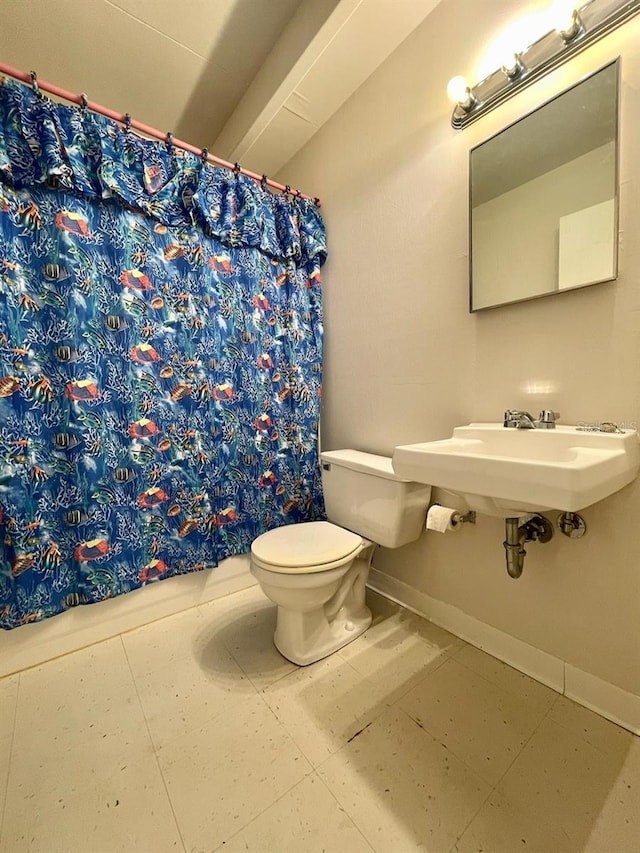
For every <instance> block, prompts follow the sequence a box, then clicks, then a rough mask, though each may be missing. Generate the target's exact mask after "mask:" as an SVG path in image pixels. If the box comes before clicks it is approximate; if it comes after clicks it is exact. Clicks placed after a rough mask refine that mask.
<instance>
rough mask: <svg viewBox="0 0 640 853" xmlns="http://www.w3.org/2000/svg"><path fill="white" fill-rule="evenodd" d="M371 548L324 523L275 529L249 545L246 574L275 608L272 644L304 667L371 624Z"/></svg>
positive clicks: (367, 543)
mask: <svg viewBox="0 0 640 853" xmlns="http://www.w3.org/2000/svg"><path fill="white" fill-rule="evenodd" d="M374 549H375V545H374V543H373V542H369V541H368V540H367V539H363V538H362V537H361V536H358V535H357V534H354V533H351V532H350V531H348V530H343V529H342V528H340V527H337V526H336V525H335V524H331V523H330V522H328V521H312V522H306V523H302V524H296V525H292V526H290V527H280V528H277V529H276V530H271V531H269V532H268V533H264V534H263V535H262V536H259V537H258V538H257V539H256V540H255V541H254V542H253V545H252V546H251V572H252V574H253V575H254V577H255V578H256V580H257V581H258V582H259V584H260V586H261V587H262V591H263V592H264V594H265V595H266V596H267V598H269V599H271V601H273V603H274V604H277V605H278V618H277V625H276V631H275V635H274V643H275V646H276V648H277V649H278V651H279V652H280V653H281V654H282V655H284V657H286V658H287V659H288V660H290V661H293V663H297V664H299V665H300V666H306V665H307V664H309V663H313V662H314V661H316V660H319V659H320V658H323V657H327V655H330V654H332V653H333V652H335V651H337V650H338V649H340V648H342V646H345V645H346V644H347V643H350V642H351V641H352V640H355V638H356V637H358V636H360V634H362V633H363V632H364V631H366V630H367V628H368V627H369V625H370V624H371V611H370V610H369V608H368V607H367V606H366V604H365V585H366V581H367V576H368V574H369V566H370V564H371V556H372V555H373V551H374Z"/></svg>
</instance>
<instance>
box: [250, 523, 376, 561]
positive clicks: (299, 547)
mask: <svg viewBox="0 0 640 853" xmlns="http://www.w3.org/2000/svg"><path fill="white" fill-rule="evenodd" d="M365 544H366V542H365V540H363V538H362V536H358V534H357V533H352V532H351V531H350V530H345V529H344V528H343V527H338V526H337V525H336V524H332V523H331V522H330V521H308V522H303V523H301V524H291V525H287V526H286V527H278V528H276V529H274V530H269V531H267V533H263V534H262V536H258V538H257V539H255V540H254V541H253V544H252V545H251V557H252V560H253V561H254V563H255V565H257V566H260V567H262V568H264V569H266V570H267V571H271V572H278V573H281V574H308V573H311V572H320V571H327V570H329V569H332V568H336V567H337V566H341V565H343V564H344V563H345V562H347V561H348V560H350V559H353V557H355V556H356V555H357V554H358V552H359V551H361V550H362V548H363V547H364V545H365Z"/></svg>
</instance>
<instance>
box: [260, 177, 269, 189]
mask: <svg viewBox="0 0 640 853" xmlns="http://www.w3.org/2000/svg"><path fill="white" fill-rule="evenodd" d="M268 180H269V178H267V176H266V175H263V176H262V177H261V178H260V186H261V187H262V189H263V190H266V189H267V181H268Z"/></svg>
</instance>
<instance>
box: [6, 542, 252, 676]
mask: <svg viewBox="0 0 640 853" xmlns="http://www.w3.org/2000/svg"><path fill="white" fill-rule="evenodd" d="M256 583H257V581H256V580H255V579H254V577H253V575H251V574H250V572H249V556H248V555H241V556H239V557H229V558H228V559H227V560H223V561H222V562H221V563H220V565H219V566H218V567H217V568H215V569H206V570H205V571H203V572H194V573H192V574H188V575H179V576H177V577H173V578H167V580H164V581H160V582H159V583H154V584H149V585H148V586H145V587H144V588H142V589H136V590H133V591H132V592H130V593H128V594H127V595H121V596H118V597H117V598H111V599H109V600H108V601H101V602H100V603H99V604H87V605H83V606H81V607H74V608H73V610H68V611H67V612H66V613H61V614H60V615H58V616H53V617H51V618H50V619H43V620H42V622H34V623H33V624H30V625H22V626H21V627H20V628H14V629H13V630H11V631H0V678H2V677H3V676H5V675H10V674H11V673H13V672H18V671H19V670H22V669H28V668H29V667H32V666H38V665H39V664H41V663H44V662H45V661H48V660H52V659H53V658H57V657H60V655H66V654H69V652H74V651H77V650H78V649H83V648H85V647H86V646H91V645H93V644H94V643H99V642H101V641H102V640H107V639H109V638H110V637H115V636H117V635H118V634H122V633H123V632H125V631H131V630H133V629H134V628H139V627H141V626H142V625H147V624H148V623H149V622H155V621H156V619H162V618H163V617H165V616H172V615H173V614H174V613H180V612H181V611H182V610H188V609H189V608H190V607H195V606H196V605H197V604H204V603H205V602H207V601H213V600H214V599H215V598H222V596H224V595H229V593H232V592H237V591H239V590H241V589H246V588H247V587H250V586H254V585H255V584H256Z"/></svg>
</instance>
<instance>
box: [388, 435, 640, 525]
mask: <svg viewBox="0 0 640 853" xmlns="http://www.w3.org/2000/svg"><path fill="white" fill-rule="evenodd" d="M393 469H394V471H395V472H396V474H397V475H398V476H399V477H402V478H403V479H405V480H413V481H414V482H418V483H429V484H430V485H432V486H437V487H439V488H442V489H446V490H447V491H449V492H453V493H454V494H456V495H458V496H460V497H462V498H464V500H465V501H466V503H467V505H468V507H469V509H474V510H476V511H477V512H483V513H485V514H488V515H497V516H500V517H502V518H511V517H514V516H519V515H526V514H527V513H531V512H540V511H543V510H550V509H555V510H565V511H570V512H577V511H578V510H581V509H584V507H586V506H590V505H591V504H594V503H596V501H600V500H602V499H603V498H606V497H608V496H609V495H611V494H613V493H614V492H617V491H618V490H619V489H621V488H622V487H623V486H626V485H627V484H628V483H630V482H631V481H632V480H633V479H634V478H635V477H636V476H637V474H638V470H640V446H639V444H638V434H637V432H636V431H635V430H624V432H621V433H602V432H584V431H581V430H579V429H577V428H576V427H573V426H556V428H555V429H549V430H543V429H530V430H524V429H512V428H505V427H504V426H503V425H502V424H501V423H488V424H469V425H468V426H462V427H456V428H455V429H454V431H453V437H452V438H448V439H446V440H444V441H427V442H424V443H423V444H406V445H404V446H401V447H396V449H395V450H394V451H393Z"/></svg>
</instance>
